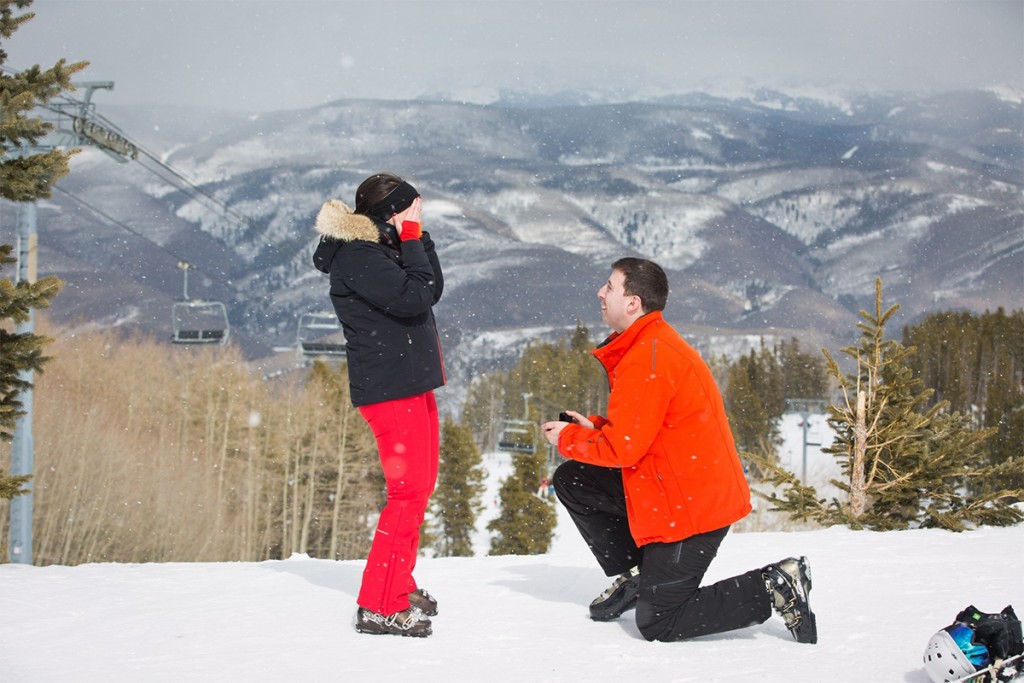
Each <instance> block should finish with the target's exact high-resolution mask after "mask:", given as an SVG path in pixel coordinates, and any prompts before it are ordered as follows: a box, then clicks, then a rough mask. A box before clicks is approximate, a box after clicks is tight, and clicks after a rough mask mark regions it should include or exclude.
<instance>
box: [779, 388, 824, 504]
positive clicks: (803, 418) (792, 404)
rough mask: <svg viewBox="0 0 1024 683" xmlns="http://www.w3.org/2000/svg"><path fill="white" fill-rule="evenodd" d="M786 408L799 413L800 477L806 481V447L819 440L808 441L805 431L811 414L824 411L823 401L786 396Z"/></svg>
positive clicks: (817, 443)
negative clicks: (800, 430) (800, 434)
mask: <svg viewBox="0 0 1024 683" xmlns="http://www.w3.org/2000/svg"><path fill="white" fill-rule="evenodd" d="M786 408H788V409H789V410H790V411H791V412H794V413H799V414H800V427H801V429H803V436H804V439H803V472H802V475H801V477H800V479H801V481H802V482H803V483H805V484H806V483H807V447H808V446H820V445H821V442H820V441H808V440H807V432H809V431H810V429H811V415H821V414H822V413H823V412H824V411H825V402H824V401H823V400H821V399H818V398H787V399H786Z"/></svg>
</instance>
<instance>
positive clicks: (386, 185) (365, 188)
mask: <svg viewBox="0 0 1024 683" xmlns="http://www.w3.org/2000/svg"><path fill="white" fill-rule="evenodd" d="M401 184H402V179H401V178H399V177H398V176H396V175H394V174H393V173H377V174H376V175H372V176H370V177H369V178H367V179H366V180H364V181H363V182H362V183H361V184H360V185H359V187H358V188H357V189H356V208H355V210H354V211H353V212H352V213H358V214H361V215H363V216H369V215H370V211H371V210H372V209H373V207H375V206H377V205H378V204H380V203H381V202H382V201H383V200H384V198H385V197H387V196H388V195H389V194H391V192H392V191H394V189H395V188H396V187H398V186H399V185H401Z"/></svg>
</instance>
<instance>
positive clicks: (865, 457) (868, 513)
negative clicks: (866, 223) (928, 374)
mask: <svg viewBox="0 0 1024 683" xmlns="http://www.w3.org/2000/svg"><path fill="white" fill-rule="evenodd" d="M898 310H899V306H891V307H889V308H888V309H883V307H882V282H881V280H877V281H876V284H875V310H874V313H873V314H871V313H868V312H866V311H861V317H862V319H863V320H862V321H861V322H860V323H858V328H859V329H860V332H861V336H860V340H859V343H858V344H857V345H856V346H850V347H847V348H844V349H842V352H843V353H844V354H845V355H847V356H849V357H850V358H851V359H852V360H853V361H854V363H855V369H854V370H853V371H852V372H850V373H849V374H844V373H843V372H842V371H841V370H840V367H839V363H838V362H837V361H836V360H835V358H833V356H832V355H831V354H830V353H828V351H823V353H824V354H825V357H826V360H827V363H828V369H829V374H830V375H831V376H832V377H833V378H834V379H835V380H836V381H837V382H838V383H839V388H840V392H841V395H842V403H841V404H840V405H837V406H831V407H830V408H829V424H830V425H831V427H832V429H833V430H834V431H835V433H836V435H837V437H836V441H835V442H834V443H833V444H832V446H830V447H829V448H826V449H824V450H825V452H827V453H830V454H831V455H832V456H833V457H835V458H836V459H837V460H838V461H839V463H840V465H841V466H842V468H843V472H844V474H845V475H846V478H845V481H836V482H833V483H834V484H836V486H838V487H839V488H840V489H841V490H842V491H844V492H845V494H846V498H845V500H839V499H833V500H832V501H826V500H824V499H819V498H818V496H817V492H816V491H815V489H814V488H813V487H811V486H808V485H806V484H803V483H801V482H800V481H798V480H797V479H796V477H795V476H794V475H793V474H791V473H789V472H787V471H785V470H783V469H781V468H779V467H777V466H776V467H774V468H773V474H772V476H771V477H770V481H771V482H772V483H774V484H776V485H777V486H779V487H781V489H782V496H781V497H780V496H779V495H778V494H777V493H773V494H771V496H770V498H769V499H770V500H771V501H772V502H773V503H774V504H775V507H776V509H778V510H782V511H785V512H788V513H790V515H791V516H792V517H794V518H798V519H805V518H810V519H814V520H816V521H818V522H821V523H824V524H837V523H838V524H847V525H849V526H851V527H854V528H870V529H877V530H886V529H905V528H913V527H941V528H945V529H953V530H963V529H966V528H969V527H970V526H972V525H978V524H995V525H1005V524H1015V523H1017V522H1020V521H1021V520H1022V519H1024V513H1021V511H1020V510H1018V509H1016V508H1014V507H1013V506H1012V503H1013V502H1014V501H1016V500H1020V499H1021V497H1022V496H1024V491H1022V490H1019V489H1018V490H1014V489H1008V488H1006V487H1005V485H1004V482H1006V481H1007V480H1009V477H1011V475H1012V476H1019V473H1020V471H1021V470H1022V469H1024V461H1021V460H1020V459H1016V460H1009V461H1007V462H1004V463H1000V464H998V465H990V464H988V463H987V461H986V457H985V452H984V451H983V449H982V448H980V444H981V443H982V442H983V441H984V439H986V438H987V437H988V436H989V435H990V434H991V433H992V430H984V429H976V428H974V427H973V425H972V422H971V420H970V418H969V416H966V415H963V414H962V413H959V412H955V411H953V412H951V411H949V410H948V405H949V404H948V403H946V402H940V403H937V404H935V405H933V406H931V407H928V401H929V399H930V397H931V393H932V392H931V390H922V389H921V382H920V380H918V379H915V378H914V376H913V371H912V370H911V368H910V367H909V365H908V363H907V359H908V357H909V356H911V355H912V354H913V353H915V349H914V348H913V347H911V348H907V347H905V346H903V345H902V344H900V343H898V342H896V341H893V340H887V339H886V338H885V326H886V324H887V323H889V322H890V320H891V319H892V316H893V315H894V314H895V313H896V312H897V311H898Z"/></svg>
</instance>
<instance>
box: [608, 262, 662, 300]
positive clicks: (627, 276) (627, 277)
mask: <svg viewBox="0 0 1024 683" xmlns="http://www.w3.org/2000/svg"><path fill="white" fill-rule="evenodd" d="M612 270H617V271H619V272H620V273H622V275H623V281H622V287H623V289H624V290H625V293H626V294H627V295H630V296H638V297H640V302H641V304H642V305H643V311H644V313H650V312H651V311H663V310H665V304H666V303H668V276H667V275H665V271H664V270H662V269H661V266H659V265H658V264H657V263H655V262H654V261H648V260H646V259H640V258H632V257H626V258H621V259H619V260H618V261H616V262H615V263H613V264H612Z"/></svg>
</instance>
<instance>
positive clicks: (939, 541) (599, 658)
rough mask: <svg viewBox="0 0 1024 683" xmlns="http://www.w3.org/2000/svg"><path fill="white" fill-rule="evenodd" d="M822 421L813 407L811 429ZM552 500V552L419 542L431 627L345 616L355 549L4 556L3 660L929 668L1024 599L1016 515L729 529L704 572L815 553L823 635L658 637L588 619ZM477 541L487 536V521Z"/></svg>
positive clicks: (513, 679) (545, 676) (366, 671)
mask: <svg viewBox="0 0 1024 683" xmlns="http://www.w3.org/2000/svg"><path fill="white" fill-rule="evenodd" d="M798 419H799V418H798V417H796V416H787V417H786V418H785V420H784V424H783V428H784V430H785V433H786V434H788V435H789V436H788V438H787V439H786V444H785V446H784V447H783V449H782V457H783V460H784V461H785V462H787V463H790V464H791V465H792V466H794V467H796V468H797V470H798V471H799V469H800V467H801V465H802V439H796V438H794V436H793V435H794V433H795V432H798V431H799V430H798V425H797V424H796V422H797V420H798ZM821 435H822V426H821V424H820V421H819V420H815V421H813V422H812V426H811V429H810V431H809V434H808V436H809V438H808V440H809V441H822V440H823V439H821V438H817V437H820V436H821ZM808 461H809V466H808V478H809V479H811V480H812V481H817V480H819V479H820V480H825V479H827V478H828V477H829V476H832V472H833V470H832V469H831V467H830V462H828V461H827V460H823V459H822V457H821V456H820V453H819V452H818V450H817V448H816V447H810V448H809V449H808ZM485 463H486V465H487V468H488V473H489V477H488V482H487V486H488V491H487V494H486V495H485V498H484V501H485V503H490V502H492V501H493V498H494V497H495V496H496V495H497V487H498V485H499V484H500V480H501V479H502V478H503V477H504V476H506V475H507V473H508V472H509V470H510V461H509V458H508V456H507V455H505V454H488V455H487V456H486V458H485ZM489 507H490V506H489ZM558 510H559V526H558V531H557V533H556V538H555V542H554V547H553V548H552V550H551V552H550V553H548V554H547V555H543V556H534V557H484V556H478V557H474V558H438V559H428V558H423V559H421V560H420V561H419V565H418V568H417V577H418V580H419V581H420V583H421V584H422V585H423V586H424V587H426V588H428V589H429V590H430V591H431V592H432V593H434V594H435V595H436V596H437V597H438V598H439V601H440V614H439V615H438V616H437V617H435V618H434V620H433V622H434V634H433V636H432V637H430V638H428V639H425V640H419V639H412V638H395V637H387V636H377V637H374V636H367V635H360V634H357V633H356V632H355V631H354V629H353V628H352V621H353V617H354V612H355V595H356V593H357V591H358V587H359V581H360V575H361V572H362V562H359V561H348V562H333V561H328V560H316V559H310V558H308V557H305V556H295V557H292V558H290V559H288V560H285V561H269V562H259V563H211V564H185V563H173V564H139V565H127V564H91V565H81V566H77V567H61V566H51V567H26V566H22V565H10V564H5V565H0V614H3V616H4V618H3V619H2V620H0V672H3V680H4V681H19V682H30V683H70V682H75V683H120V682H122V681H123V682H125V683H129V682H130V683H139V682H145V683H163V682H166V683H172V682H173V683H180V682H182V681H190V682H193V681H194V682H204V681H211V682H217V683H235V682H237V683H260V682H267V683H273V682H276V681H345V682H348V681H361V680H374V681H385V682H391V681H395V682H398V681H409V680H416V681H423V682H425V683H434V682H437V683H442V682H444V683H447V682H449V681H451V682H457V681H476V680H481V679H486V680H488V681H489V682H490V683H524V682H525V681H535V682H538V683H539V682H545V683H547V682H558V681H572V682H576V681H614V682H616V683H618V682H621V681H625V680H635V681H650V682H652V683H653V682H655V681H658V682H661V681H678V682H685V681H693V682H697V681H700V682H701V683H706V682H707V681H721V682H737V683H738V682H743V683H753V682H757V683H775V682H778V683H782V682H787V683H788V682H790V681H815V682H824V681H827V682H835V683H845V682H850V683H861V682H862V681H902V682H903V683H929V681H928V677H927V676H926V675H925V673H924V670H923V669H922V668H921V665H920V664H921V659H920V657H921V653H922V652H923V650H924V647H925V645H926V643H927V640H928V638H929V637H930V636H931V635H932V633H933V632H935V631H937V630H938V629H940V628H942V627H943V626H945V625H947V624H948V623H949V622H950V621H951V620H952V618H953V617H954V616H955V615H956V613H957V612H958V611H959V610H960V609H962V608H963V607H966V606H967V605H968V604H969V603H973V604H975V605H976V606H977V607H979V608H980V609H982V610H985V611H997V610H999V609H1002V607H1004V606H1005V605H1006V604H1013V605H1014V606H1015V607H1016V608H1017V610H1018V612H1020V611H1021V610H1022V609H1024V583H1022V581H1021V576H1022V575H1024V553H1021V546H1022V542H1024V528H1021V527H1016V528H1009V529H982V530H980V531H974V532H970V533H963V534H954V533H950V532H946V531H938V530H927V531H906V532H891V533H884V534H881V533H873V532H854V531H850V530H848V529H845V528H832V529H825V530H818V531H805V532H788V533H787V532H760V533H735V534H732V535H730V537H729V538H727V539H726V540H725V542H724V543H723V545H722V548H721V551H720V553H719V556H718V557H717V558H716V560H715V561H714V562H713V563H712V565H711V569H710V571H709V573H708V576H707V577H706V582H712V581H716V580H718V579H721V578H725V577H728V576H732V575H734V574H738V573H740V572H743V571H746V570H748V569H750V568H753V567H758V566H761V565H763V564H766V563H768V562H772V561H775V560H778V559H781V558H782V557H785V556H787V555H798V554H804V555H807V556H808V557H809V558H810V561H811V566H812V570H813V580H814V588H813V590H812V592H811V604H812V607H813V608H814V610H815V612H816V614H817V617H818V629H819V642H818V644H817V645H801V644H798V643H796V642H794V641H793V640H792V638H791V637H790V635H789V633H788V632H787V631H786V629H785V627H784V626H783V624H782V621H781V619H779V618H778V617H772V618H771V619H770V620H769V621H768V622H767V623H765V624H763V625H760V626H755V627H751V628H748V629H743V630H740V631H735V632H732V633H728V634H721V635H717V636H708V637H704V638H698V639H695V640H693V641H689V642H682V643H648V642H646V641H644V640H643V638H642V637H641V636H640V634H639V632H638V631H637V629H636V626H635V625H634V624H633V621H632V615H633V613H632V612H628V613H627V614H626V615H625V616H624V617H623V618H622V619H620V620H619V621H617V622H612V623H595V622H592V621H590V620H589V619H588V617H587V608H586V606H587V604H588V603H589V601H590V600H591V599H592V598H593V597H594V596H595V595H597V594H598V593H599V592H601V590H603V589H604V588H605V587H606V586H607V585H608V583H609V581H608V579H607V578H606V577H604V576H603V575H602V574H601V572H600V571H599V570H598V569H597V566H596V563H595V562H594V561H593V558H592V557H591V556H590V553H589V551H588V550H587V549H586V547H585V546H584V545H583V543H582V541H581V540H580V539H579V537H578V535H577V534H576V532H575V530H574V529H573V528H572V524H571V521H570V520H569V519H568V518H567V516H566V515H565V513H564V510H563V509H562V508H561V506H559V507H558ZM491 515H493V509H492V510H489V511H488V512H487V513H486V515H485V516H484V518H482V519H481V520H480V526H481V528H483V527H484V526H485V525H486V522H487V520H488V519H489V518H490V516H491ZM475 546H476V549H477V552H478V554H480V553H483V552H485V550H486V536H485V535H484V534H479V535H478V537H477V538H476V539H475Z"/></svg>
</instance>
